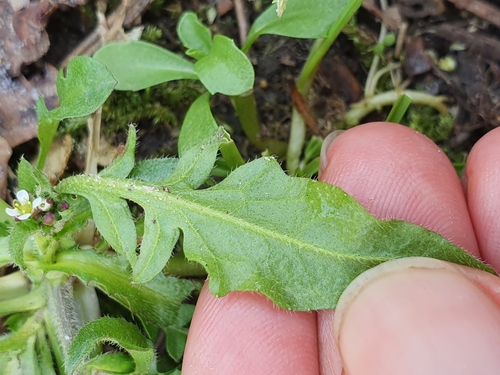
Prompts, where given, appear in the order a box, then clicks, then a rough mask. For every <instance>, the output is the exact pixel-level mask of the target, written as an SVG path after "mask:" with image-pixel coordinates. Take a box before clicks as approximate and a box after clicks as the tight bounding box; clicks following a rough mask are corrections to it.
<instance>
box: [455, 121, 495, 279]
mask: <svg viewBox="0 0 500 375" xmlns="http://www.w3.org/2000/svg"><path fill="white" fill-rule="evenodd" d="M499 145H500V128H497V129H495V130H492V131H491V132H489V133H488V134H486V135H485V136H484V137H483V138H481V139H480V140H479V141H478V142H477V143H476V145H475V146H474V147H473V148H472V150H471V152H470V154H469V157H468V159H467V165H466V167H465V174H464V179H463V182H464V190H465V191H466V194H467V203H468V206H469V212H470V216H471V220H472V224H473V226H474V231H475V233H476V238H477V241H478V243H479V248H480V251H481V255H482V257H483V259H484V260H485V261H486V262H487V263H489V264H491V265H492V266H493V267H494V268H495V269H496V270H497V271H500V194H499V191H500V189H499V187H500V170H499V169H498V166H499V165H500V148H499Z"/></svg>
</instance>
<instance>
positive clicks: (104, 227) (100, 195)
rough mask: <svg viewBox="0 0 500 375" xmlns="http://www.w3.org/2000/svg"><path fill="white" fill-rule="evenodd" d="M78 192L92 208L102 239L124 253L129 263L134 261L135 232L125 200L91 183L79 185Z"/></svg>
mask: <svg viewBox="0 0 500 375" xmlns="http://www.w3.org/2000/svg"><path fill="white" fill-rule="evenodd" d="M77 190H78V193H75V194H79V195H81V196H83V197H85V198H86V199H87V200H88V201H89V203H90V208H91V210H92V217H93V219H94V222H95V225H96V227H97V229H99V232H100V233H101V235H102V236H103V237H104V239H105V240H106V241H107V242H108V243H109V244H110V245H111V246H112V247H113V249H114V250H115V251H116V252H117V253H118V254H122V255H125V257H126V258H127V259H128V261H129V262H130V264H131V265H134V264H135V262H136V253H135V250H136V248H137V233H136V230H135V225H134V219H133V218H132V214H131V213H130V210H129V208H128V205H127V202H126V201H125V200H124V199H121V198H120V197H117V196H116V194H114V193H113V189H111V190H110V191H96V190H94V187H93V184H88V185H83V186H80V188H79V189H77Z"/></svg>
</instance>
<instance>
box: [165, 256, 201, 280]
mask: <svg viewBox="0 0 500 375" xmlns="http://www.w3.org/2000/svg"><path fill="white" fill-rule="evenodd" d="M165 273H166V274H168V275H172V276H178V277H206V276H207V271H206V270H205V268H204V267H203V266H202V265H201V264H199V263H196V262H190V261H189V260H187V259H186V257H184V255H182V254H175V255H174V256H173V257H171V258H170V260H169V261H168V263H167V266H166V268H165Z"/></svg>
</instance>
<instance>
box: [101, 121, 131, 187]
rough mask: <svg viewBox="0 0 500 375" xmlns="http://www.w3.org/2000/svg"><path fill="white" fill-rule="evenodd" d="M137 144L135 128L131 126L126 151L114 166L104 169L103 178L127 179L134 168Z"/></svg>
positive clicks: (115, 161)
mask: <svg viewBox="0 0 500 375" xmlns="http://www.w3.org/2000/svg"><path fill="white" fill-rule="evenodd" d="M136 143H137V135H136V133H135V126H134V125H129V127H128V137H127V143H126V145H125V151H124V152H123V153H122V154H121V155H120V156H118V157H117V158H116V159H115V160H114V161H113V164H111V165H110V166H109V167H107V168H105V169H103V170H102V171H101V173H99V175H100V176H102V177H121V178H125V177H127V176H128V175H129V174H130V172H131V171H132V169H133V168H134V164H135V145H136Z"/></svg>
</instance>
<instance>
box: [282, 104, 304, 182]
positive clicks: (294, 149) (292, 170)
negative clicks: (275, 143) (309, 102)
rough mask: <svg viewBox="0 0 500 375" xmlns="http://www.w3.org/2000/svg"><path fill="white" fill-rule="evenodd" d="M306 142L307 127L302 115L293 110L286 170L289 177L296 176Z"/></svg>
mask: <svg viewBox="0 0 500 375" xmlns="http://www.w3.org/2000/svg"><path fill="white" fill-rule="evenodd" d="M305 140H306V125H305V123H304V119H303V118H302V116H301V115H300V113H299V112H298V111H297V110H296V109H295V108H293V109H292V121H291V123H290V138H289V140H288V149H287V152H286V168H287V170H288V174H289V175H294V174H296V172H297V168H298V167H299V163H300V155H301V154H302V148H303V147H304V142H305Z"/></svg>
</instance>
